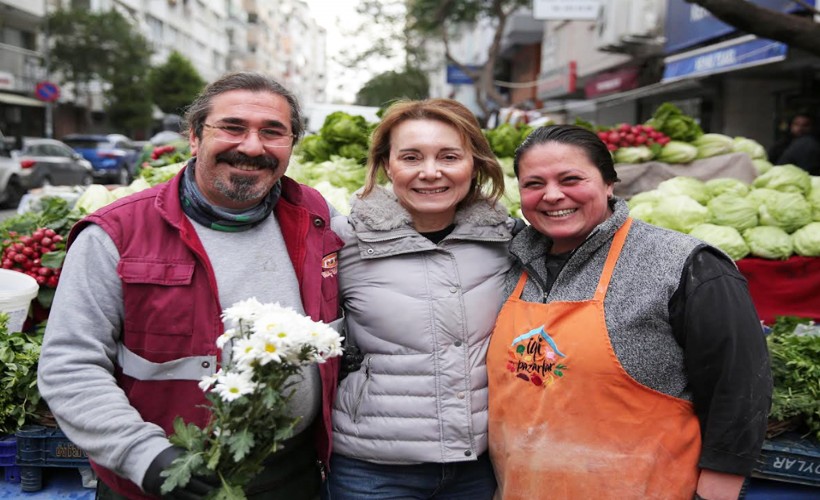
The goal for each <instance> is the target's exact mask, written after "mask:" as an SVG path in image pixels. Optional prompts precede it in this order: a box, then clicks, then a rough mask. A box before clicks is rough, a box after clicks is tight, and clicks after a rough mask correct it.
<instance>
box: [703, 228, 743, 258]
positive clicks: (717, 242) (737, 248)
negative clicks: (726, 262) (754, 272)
mask: <svg viewBox="0 0 820 500" xmlns="http://www.w3.org/2000/svg"><path fill="white" fill-rule="evenodd" d="M689 235H690V236H694V237H695V238H697V239H699V240H703V241H705V242H706V243H709V244H710V245H712V246H715V247H717V248H719V249H721V250H723V251H724V252H726V255H728V256H729V257H731V258H732V260H740V259H742V258H743V257H746V256H747V255H749V245H748V244H746V240H744V239H743V236H741V235H740V232H739V231H738V230H737V229H735V228H733V227H726V226H716V225H715V224H700V225H698V226H695V227H694V229H692V231H690V232H689Z"/></svg>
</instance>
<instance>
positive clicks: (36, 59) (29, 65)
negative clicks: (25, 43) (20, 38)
mask: <svg viewBox="0 0 820 500" xmlns="http://www.w3.org/2000/svg"><path fill="white" fill-rule="evenodd" d="M0 68H3V71H4V72H5V73H8V74H10V75H11V77H12V83H11V85H10V87H4V88H5V90H12V91H17V92H25V93H33V92H34V86H35V85H37V82H39V81H40V80H43V79H44V78H45V74H46V72H45V68H43V56H42V54H40V53H39V52H34V51H32V50H26V49H22V48H20V47H15V46H14V45H7V44H4V43H0Z"/></svg>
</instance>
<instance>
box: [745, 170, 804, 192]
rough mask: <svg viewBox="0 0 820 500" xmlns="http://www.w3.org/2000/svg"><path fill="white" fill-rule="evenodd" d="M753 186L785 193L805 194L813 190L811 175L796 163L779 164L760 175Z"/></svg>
mask: <svg viewBox="0 0 820 500" xmlns="http://www.w3.org/2000/svg"><path fill="white" fill-rule="evenodd" d="M752 187H755V188H767V189H775V190H777V191H783V192H785V193H800V194H801V195H803V196H805V195H807V194H808V193H809V192H810V191H811V176H810V175H809V173H808V172H806V171H805V170H803V169H802V168H800V167H797V166H794V165H778V166H776V167H772V168H770V169H769V171H768V172H766V173H764V174H761V175H760V176H758V177H757V178H756V179H755V180H754V181H753V182H752Z"/></svg>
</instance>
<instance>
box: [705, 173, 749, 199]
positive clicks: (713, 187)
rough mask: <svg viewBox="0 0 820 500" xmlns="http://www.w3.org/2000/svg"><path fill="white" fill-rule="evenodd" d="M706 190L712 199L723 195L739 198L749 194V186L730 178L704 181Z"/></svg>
mask: <svg viewBox="0 0 820 500" xmlns="http://www.w3.org/2000/svg"><path fill="white" fill-rule="evenodd" d="M706 189H708V190H709V194H710V195H711V196H712V197H715V196H720V195H722V194H724V193H734V194H737V195H740V196H746V195H747V194H749V186H748V185H747V184H746V183H745V182H743V181H741V180H738V179H733V178H731V177H720V178H718V179H710V180H708V181H706Z"/></svg>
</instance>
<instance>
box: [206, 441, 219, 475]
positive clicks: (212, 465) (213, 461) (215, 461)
mask: <svg viewBox="0 0 820 500" xmlns="http://www.w3.org/2000/svg"><path fill="white" fill-rule="evenodd" d="M220 458H222V448H221V447H219V446H214V447H213V448H211V458H210V459H208V465H207V467H208V469H209V470H216V467H217V466H218V465H219V459H220Z"/></svg>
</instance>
